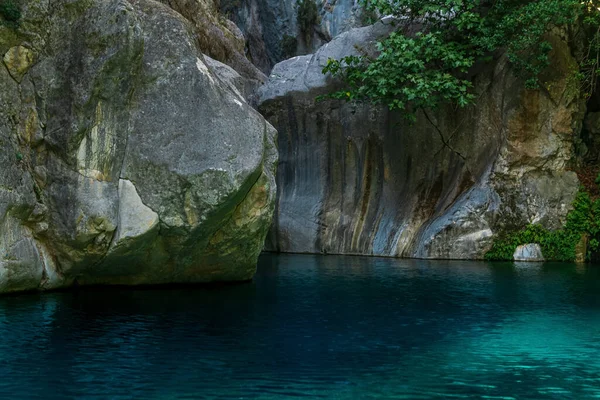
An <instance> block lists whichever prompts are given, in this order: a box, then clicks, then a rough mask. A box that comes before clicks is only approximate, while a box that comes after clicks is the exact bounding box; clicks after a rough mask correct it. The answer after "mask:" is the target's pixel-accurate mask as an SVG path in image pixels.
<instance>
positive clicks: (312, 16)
mask: <svg viewBox="0 0 600 400" xmlns="http://www.w3.org/2000/svg"><path fill="white" fill-rule="evenodd" d="M297 6H298V10H297V15H296V17H297V20H298V26H299V27H300V32H302V36H303V37H304V43H305V44H306V46H307V47H310V45H311V43H312V35H313V28H314V26H315V25H317V24H318V23H319V9H318V8H317V3H316V2H315V0H299V1H298V3H297Z"/></svg>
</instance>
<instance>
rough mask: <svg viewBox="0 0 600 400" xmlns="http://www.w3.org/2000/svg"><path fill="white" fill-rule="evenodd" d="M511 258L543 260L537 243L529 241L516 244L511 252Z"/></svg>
mask: <svg viewBox="0 0 600 400" xmlns="http://www.w3.org/2000/svg"><path fill="white" fill-rule="evenodd" d="M513 259H514V260H515V261H528V262H543V261H544V256H543V255H542V248H541V247H540V245H539V244H537V243H529V244H524V245H522V246H518V247H517V249H516V250H515V254H513Z"/></svg>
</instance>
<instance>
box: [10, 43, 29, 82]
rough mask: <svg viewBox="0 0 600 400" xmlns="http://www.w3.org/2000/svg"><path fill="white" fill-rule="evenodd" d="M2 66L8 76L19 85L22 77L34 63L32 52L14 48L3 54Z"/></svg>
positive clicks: (24, 48) (26, 49)
mask: <svg viewBox="0 0 600 400" xmlns="http://www.w3.org/2000/svg"><path fill="white" fill-rule="evenodd" d="M3 61H4V65H5V66H6V68H7V69H8V72H9V73H10V75H11V76H12V77H13V78H14V79H15V80H16V81H17V82H18V83H21V80H23V75H25V73H27V71H28V70H29V68H30V67H31V65H32V64H33V61H34V54H33V51H31V50H30V49H28V48H27V47H23V46H15V47H13V48H11V49H10V50H8V51H7V52H6V54H4V59H3Z"/></svg>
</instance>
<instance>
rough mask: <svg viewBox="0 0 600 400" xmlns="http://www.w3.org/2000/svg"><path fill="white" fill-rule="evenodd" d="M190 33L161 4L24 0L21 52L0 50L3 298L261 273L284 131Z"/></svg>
mask: <svg viewBox="0 0 600 400" xmlns="http://www.w3.org/2000/svg"><path fill="white" fill-rule="evenodd" d="M195 34H196V33H195V32H194V29H192V27H191V26H190V24H189V23H188V21H186V20H185V19H184V18H183V17H182V16H181V15H180V14H178V13H176V12H175V11H173V10H171V9H170V8H169V7H167V6H165V5H162V4H160V3H158V2H155V1H153V0H136V1H125V0H90V1H85V2H83V1H82V2H76V3H72V2H67V1H59V3H57V4H53V5H52V7H50V5H49V4H48V3H39V2H33V1H26V2H23V20H22V21H21V23H20V28H19V30H17V31H14V32H11V35H12V36H10V38H11V39H10V40H16V41H19V44H18V46H19V47H22V48H23V49H26V50H23V49H20V48H18V49H17V50H15V49H14V46H10V47H9V46H6V47H5V48H1V49H0V50H2V51H3V53H2V54H3V57H4V62H5V63H6V62H7V60H9V61H8V62H9V65H11V66H12V65H14V66H15V67H14V68H13V70H14V71H17V72H18V74H17V75H16V76H15V74H14V73H13V72H10V74H9V71H10V70H11V68H9V69H6V68H0V105H1V106H0V145H1V146H0V163H1V165H2V174H0V292H9V291H17V290H26V289H48V288H57V287H65V286H69V285H71V284H73V283H74V282H75V281H77V282H78V283H79V284H115V283H116V284H154V283H172V282H212V281H235V280H247V279H250V278H252V276H253V274H254V271H255V268H256V261H257V257H258V254H259V252H260V251H261V249H262V246H263V242H264V237H265V235H266V232H267V230H268V227H269V224H270V220H271V215H272V212H273V207H274V195H275V181H274V170H275V163H276V160H277V152H276V148H275V143H274V141H275V138H276V131H275V129H274V128H273V127H272V126H270V125H269V124H268V123H267V122H266V121H265V120H264V118H263V117H261V116H260V115H259V114H258V113H257V112H256V111H254V110H253V109H252V108H251V107H250V106H249V105H248V104H247V103H246V102H245V100H244V98H243V96H242V95H241V94H240V93H238V92H236V91H233V90H232V89H231V88H230V86H229V85H228V84H227V83H226V82H225V81H224V79H225V78H223V79H221V77H219V76H218V75H216V74H215V73H213V72H211V69H210V68H209V67H208V66H207V64H206V63H205V61H204V57H203V54H202V53H201V52H200V50H199V49H198V48H197V47H196V40H195ZM3 35H5V37H7V36H6V35H8V34H7V33H6V32H5V31H2V30H0V37H2V36H3ZM15 38H16V39H15ZM4 42H5V41H0V43H4ZM11 60H15V61H14V62H13V61H11ZM28 63H29V64H31V65H29V64H28ZM26 64H27V65H26ZM25 65H26V67H25Z"/></svg>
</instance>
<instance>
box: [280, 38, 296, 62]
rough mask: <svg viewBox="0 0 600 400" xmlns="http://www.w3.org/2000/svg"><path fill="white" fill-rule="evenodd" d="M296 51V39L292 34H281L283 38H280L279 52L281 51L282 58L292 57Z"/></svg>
mask: <svg viewBox="0 0 600 400" xmlns="http://www.w3.org/2000/svg"><path fill="white" fill-rule="evenodd" d="M297 51H298V39H296V38H295V37H294V36H290V35H283V39H282V40H281V52H282V53H283V58H291V57H294V56H295V55H296V52H297Z"/></svg>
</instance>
